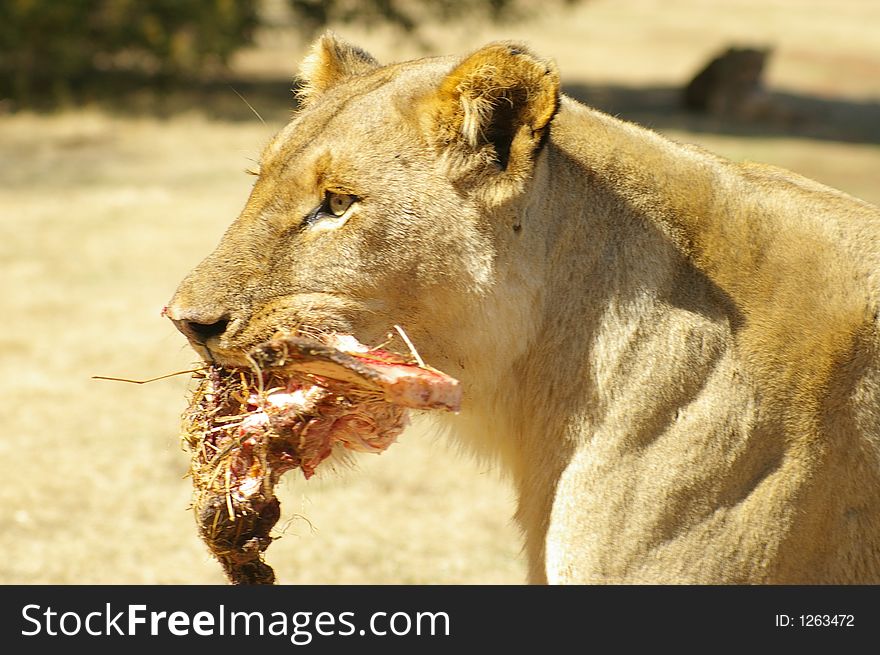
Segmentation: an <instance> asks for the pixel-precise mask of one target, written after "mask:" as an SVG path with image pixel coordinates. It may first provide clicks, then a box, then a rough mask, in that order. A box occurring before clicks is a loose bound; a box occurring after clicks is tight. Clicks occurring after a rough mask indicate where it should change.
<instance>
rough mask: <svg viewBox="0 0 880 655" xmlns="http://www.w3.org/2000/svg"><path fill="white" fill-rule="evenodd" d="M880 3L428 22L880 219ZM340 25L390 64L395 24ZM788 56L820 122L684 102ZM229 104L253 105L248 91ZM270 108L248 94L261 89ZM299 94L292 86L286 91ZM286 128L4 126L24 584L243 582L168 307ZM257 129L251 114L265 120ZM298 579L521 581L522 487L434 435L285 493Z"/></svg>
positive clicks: (293, 575)
mask: <svg viewBox="0 0 880 655" xmlns="http://www.w3.org/2000/svg"><path fill="white" fill-rule="evenodd" d="M878 26H880V4H878V3H877V2H875V1H874V0H718V1H713V0H667V1H663V2H661V1H659V0H592V1H587V2H584V3H583V4H582V5H581V6H580V7H579V8H577V9H576V10H574V11H573V12H571V13H569V14H565V15H563V14H558V13H547V14H539V15H537V16H535V17H534V18H532V19H530V20H529V21H528V22H525V23H520V24H515V25H509V26H491V25H485V26H480V25H474V24H471V25H469V26H456V27H443V26H434V27H431V28H430V29H427V30H426V35H427V37H428V39H429V40H430V42H431V43H434V44H441V45H437V51H438V52H462V51H466V50H469V49H472V48H475V47H477V46H479V45H481V44H482V43H483V42H485V41H488V40H491V39H498V38H516V39H523V40H525V41H527V42H529V43H531V44H532V46H533V47H534V48H535V49H536V50H537V51H538V52H540V53H542V54H545V55H547V56H552V57H554V58H556V59H557V61H558V63H559V66H560V69H561V72H562V76H563V80H564V81H565V82H566V83H567V84H568V85H569V86H568V87H567V89H568V90H569V92H571V93H573V94H575V95H577V96H578V97H583V98H586V99H588V100H590V101H592V102H595V103H596V104H598V105H599V106H602V107H603V108H607V109H608V110H610V111H613V112H615V113H619V114H621V115H622V116H624V117H627V118H633V119H637V120H639V121H642V122H645V123H647V124H649V125H651V126H653V127H655V128H656V129H658V130H660V131H662V132H664V133H667V134H670V135H672V136H673V137H674V138H676V139H679V140H684V141H692V142H697V143H700V144H703V145H704V146H706V147H708V148H709V149H711V150H714V151H716V152H719V153H720V154H723V155H726V156H729V157H732V158H735V159H753V160H761V161H767V162H771V163H775V164H779V165H782V166H785V167H788V168H791V169H793V170H795V171H797V172H799V173H801V174H804V175H807V176H809V177H813V178H815V179H818V180H820V181H822V182H825V183H827V184H830V185H833V186H836V187H838V188H841V189H843V190H845V191H848V192H850V193H853V194H854V195H857V196H860V197H862V198H864V199H866V200H869V201H872V202H875V203H880V105H878V104H877V103H880V49H878V47H877V44H878V43H880V27H878ZM339 31H340V32H341V33H343V34H344V35H345V36H347V37H349V38H351V39H352V40H354V41H356V42H359V43H360V44H362V45H364V46H365V47H366V48H367V49H369V50H371V51H373V52H374V54H376V55H377V56H379V57H380V58H382V59H385V60H391V59H398V58H404V57H406V58H409V57H414V56H419V55H420V54H421V52H420V51H419V49H418V48H417V47H416V46H415V45H412V44H408V43H405V42H401V40H400V39H398V38H394V35H393V34H391V33H388V32H383V31H381V30H378V31H372V32H366V31H364V30H354V29H350V28H339ZM732 42H738V43H758V44H761V43H768V44H772V45H773V46H774V47H775V53H774V56H773V58H772V60H771V62H772V64H771V69H770V71H769V74H768V81H769V84H770V86H771V88H772V89H773V90H774V91H776V92H778V93H779V94H780V96H781V97H784V98H785V99H787V100H788V101H790V102H792V103H795V104H797V105H798V106H801V107H803V108H804V111H806V112H808V113H809V114H810V119H809V120H808V121H807V122H806V123H805V124H803V125H801V126H799V127H797V128H796V129H793V130H792V129H789V128H786V127H785V126H773V125H769V126H729V125H722V124H714V123H712V122H709V121H699V120H697V119H694V118H692V117H688V116H684V115H682V114H681V113H680V112H678V110H677V109H676V108H675V107H674V106H672V104H673V102H674V88H675V87H677V86H678V85H680V84H681V83H682V82H684V81H685V80H686V79H687V78H688V76H689V75H690V74H691V73H693V72H694V70H695V69H696V68H697V67H698V66H699V65H700V64H701V63H702V62H703V61H704V60H705V59H706V58H707V57H708V56H709V55H710V54H712V53H714V52H715V51H717V50H720V49H721V48H722V47H724V46H725V45H727V44H728V43H732ZM304 48H305V45H304V44H303V43H302V42H301V41H299V40H297V39H296V38H294V37H293V36H292V35H291V34H288V33H286V32H284V31H283V30H278V31H276V32H273V33H269V34H266V35H265V36H264V38H262V39H261V41H260V43H259V46H258V47H256V48H254V49H252V50H250V51H248V52H245V53H242V55H241V56H240V57H239V58H238V59H237V60H236V62H235V68H236V72H237V74H238V75H239V76H240V77H241V78H242V79H252V80H256V81H260V82H261V83H263V84H265V85H272V84H275V85H278V87H279V88H281V89H283V88H284V85H286V84H287V83H286V82H285V79H288V78H290V76H291V75H292V73H293V70H294V67H295V65H296V62H297V60H298V59H299V58H300V57H301V56H302V54H303V52H304ZM226 95H227V96H228V98H227V101H228V102H229V103H231V104H234V105H235V106H236V107H238V108H239V109H241V107H240V105H241V101H240V100H239V99H238V98H237V97H236V96H235V95H234V94H233V92H232V91H231V90H230V91H228V93H227V94H226ZM246 95H247V94H246ZM282 95H283V91H282ZM260 99H261V96H259V95H258V94H257V95H255V96H254V97H253V100H254V104H256V108H257V109H258V110H259V111H261V113H263V114H264V115H265V117H266V119H267V124H266V125H263V124H261V123H260V122H259V121H258V120H257V119H256V118H252V119H248V120H242V119H241V118H240V117H238V116H236V117H231V116H224V115H222V112H220V111H219V109H218V108H217V107H213V106H210V104H209V103H208V104H207V105H206V104H205V103H202V102H191V103H189V105H188V106H187V103H182V104H183V106H180V107H175V110H174V111H173V112H164V115H163V117H161V118H160V117H155V116H150V115H149V114H148V113H145V112H143V111H132V112H120V111H112V112H109V111H106V110H102V109H100V108H97V107H84V108H78V109H72V110H67V111H64V112H60V113H53V114H34V113H14V114H6V115H0V271H2V282H3V287H2V292H0V316H2V317H3V319H2V320H3V323H2V324H3V329H2V331H0V429H2V435H0V461H3V462H4V467H3V468H4V471H3V478H2V483H0V550H2V552H3V554H4V557H3V558H2V559H0V583H7V584H8V583H86V584H90V583H111V584H116V583H119V584H143V583H147V584H152V583H220V582H222V581H223V579H222V576H221V574H220V570H219V567H218V566H217V565H216V563H215V562H213V561H212V560H211V559H210V558H209V556H208V554H207V551H206V549H205V548H204V547H203V545H202V544H201V543H200V542H199V540H198V538H197V536H196V531H195V525H194V521H193V517H192V515H191V514H190V513H189V512H188V510H187V505H188V501H189V495H190V484H189V480H188V479H185V478H184V474H185V472H186V469H187V464H188V462H187V456H186V454H185V453H184V452H183V451H182V450H181V447H180V445H179V441H178V436H177V425H178V416H179V414H180V412H181V411H182V409H183V407H184V404H185V391H186V388H187V385H188V381H187V379H186V378H187V376H180V377H177V378H172V379H169V380H163V381H160V382H155V383H153V384H149V385H143V386H137V385H129V384H123V383H114V382H105V381H96V380H92V379H91V376H93V375H115V376H125V377H131V378H145V377H150V376H154V375H160V374H163V373H168V372H172V371H176V370H181V369H185V368H187V367H188V366H189V365H190V364H191V363H192V361H193V354H192V353H191V352H190V351H189V350H188V348H186V347H185V345H184V340H183V338H182V337H181V336H180V335H179V334H178V333H176V331H175V330H174V329H173V327H172V326H171V324H170V323H169V322H168V321H167V320H165V319H163V318H160V316H159V312H160V310H161V308H162V306H163V305H164V304H165V302H166V301H167V300H168V298H169V297H170V296H171V294H172V292H173V290H174V288H175V286H176V284H177V282H178V281H179V279H180V278H181V277H182V276H183V275H184V274H185V273H186V272H187V271H188V270H189V269H190V268H191V267H192V266H193V265H195V264H196V263H197V262H198V261H199V260H200V259H201V258H202V257H203V256H204V255H206V254H207V253H208V252H209V251H210V249H211V248H213V246H214V245H215V244H216V242H217V240H218V239H219V237H220V235H221V234H222V232H223V230H224V229H225V227H226V225H227V224H228V223H229V222H230V221H231V220H232V219H233V218H234V216H235V215H236V213H237V211H238V210H239V209H240V208H241V206H242V205H243V203H244V200H245V198H246V196H247V193H248V190H249V186H250V184H251V182H252V178H249V177H248V176H246V175H245V174H243V172H242V171H243V169H244V168H246V167H247V166H248V165H249V164H250V163H251V162H250V158H255V157H256V156H257V154H258V153H259V151H260V149H261V147H262V145H263V144H264V143H265V142H266V141H267V139H268V138H269V136H270V135H271V134H272V133H273V132H274V131H275V130H276V129H278V128H279V127H280V126H281V124H282V122H283V116H284V114H285V111H286V109H285V108H284V107H282V106H279V105H277V104H276V105H271V104H269V101H268V100H266V101H264V103H265V104H263V105H261V104H260ZM244 111H245V115H246V112H247V110H246V108H245V110H244ZM280 486H281V487H282V489H281V500H282V506H283V511H284V516H283V517H282V521H281V522H280V523H279V528H280V530H279V531H280V532H281V534H282V536H281V539H279V540H278V542H277V543H275V544H274V545H273V546H272V547H271V548H270V550H269V551H268V558H267V559H268V561H269V562H270V564H272V565H273V566H274V567H275V569H276V572H277V574H278V577H279V581H280V582H282V583H289V584H296V583H376V584H381V583H521V582H522V581H523V580H524V565H523V563H522V561H521V558H520V554H519V549H520V544H519V540H518V533H517V531H516V528H515V527H514V526H513V524H512V522H511V518H510V517H511V515H512V513H513V501H512V495H511V492H510V489H509V488H508V487H507V485H506V483H505V481H504V480H503V479H502V478H500V477H499V476H498V475H497V472H496V471H494V469H493V467H492V466H491V464H490V463H478V462H473V461H471V460H469V459H468V458H467V457H465V456H462V455H459V454H458V453H456V452H455V450H454V448H452V447H451V446H449V445H448V444H447V443H446V442H445V441H444V440H443V439H441V438H439V437H437V436H436V435H434V434H432V432H431V430H430V429H428V428H417V429H413V430H411V431H409V432H408V433H406V434H405V435H404V436H403V437H402V438H401V439H400V443H398V444H397V445H395V446H394V447H392V448H391V449H390V450H389V451H388V452H386V453H384V454H382V455H381V456H379V457H376V456H363V457H360V458H359V460H358V467H357V469H356V470H353V471H350V472H347V473H345V474H341V475H334V474H331V475H324V476H319V479H314V480H311V481H309V482H308V483H305V482H304V481H303V480H302V478H301V476H299V475H298V474H297V473H291V474H288V476H287V478H285V480H283V481H282V484H281V485H280Z"/></svg>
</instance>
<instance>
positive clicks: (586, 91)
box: [0, 74, 880, 144]
mask: <svg viewBox="0 0 880 655" xmlns="http://www.w3.org/2000/svg"><path fill="white" fill-rule="evenodd" d="M295 86H296V81H295V80H293V79H282V78H278V79H257V80H254V79H242V78H236V77H227V78H217V79H214V80H209V81H205V80H189V81H169V80H156V79H155V78H149V77H146V76H139V75H136V74H114V75H107V76H103V77H101V78H98V79H94V78H93V79H90V80H88V81H87V82H84V83H78V84H72V85H71V86H70V89H69V93H68V95H67V98H66V100H64V101H63V102H62V107H65V106H67V107H77V106H83V105H93V106H99V107H101V108H103V109H106V110H108V111H111V112H114V113H120V114H123V115H150V116H159V117H171V116H173V115H176V114H179V113H187V112H193V111H195V112H200V113H203V114H205V115H206V116H208V117H210V118H215V119H219V120H229V121H253V120H257V118H256V117H255V115H254V112H255V111H256V112H258V113H259V114H260V116H261V117H262V118H263V119H264V120H265V121H266V122H267V123H269V122H271V123H276V124H279V125H280V124H283V123H285V122H287V120H288V119H289V117H290V113H291V111H292V110H293V109H294V107H295V100H294V95H293V89H294V88H295ZM563 91H564V92H565V93H566V94H567V95H569V96H571V97H572V98H575V99H577V100H580V101H581V102H584V103H586V104H588V105H591V106H593V107H596V108H597V109H600V110H602V111H605V112H607V113H610V114H612V115H615V116H618V117H620V118H623V119H625V120H631V121H635V122H637V123H641V124H642V125H645V126H647V127H650V128H653V129H657V130H680V131H686V132H692V133H712V134H727V135H731V136H738V137H759V138H768V137H791V138H805V139H818V140H832V141H842V142H850V143H872V144H880V102H878V101H866V102H858V101H854V100H848V99H843V98H833V97H832V98H820V97H815V96H807V95H797V94H792V93H775V92H774V93H771V94H770V99H771V102H772V103H773V105H774V106H775V107H779V108H781V109H782V113H783V114H785V116H786V118H784V119H783V118H775V119H773V118H765V119H762V120H753V121H736V120H725V119H720V118H717V117H713V116H707V115H704V114H698V113H693V112H689V111H686V110H684V109H683V108H682V107H681V103H680V94H681V90H680V89H679V88H678V87H674V86H640V87H627V86H620V85H608V84H590V83H572V84H567V85H565V86H564V87H563ZM0 94H2V90H0ZM0 98H2V95H0ZM245 100H246V101H247V102H245ZM58 105H59V103H58V100H57V97H55V96H51V95H50V94H48V93H46V94H44V95H42V96H41V95H39V94H38V95H36V96H35V97H34V98H32V99H31V100H30V102H29V103H28V108H29V109H34V110H37V111H53V110H55V109H58ZM249 105H250V106H249ZM251 107H253V110H252V109H251ZM4 108H5V110H7V111H13V110H15V109H16V108H17V107H16V105H15V103H13V102H12V101H11V100H2V99H0V109H4Z"/></svg>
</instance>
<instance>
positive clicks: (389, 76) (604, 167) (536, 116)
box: [168, 36, 880, 583]
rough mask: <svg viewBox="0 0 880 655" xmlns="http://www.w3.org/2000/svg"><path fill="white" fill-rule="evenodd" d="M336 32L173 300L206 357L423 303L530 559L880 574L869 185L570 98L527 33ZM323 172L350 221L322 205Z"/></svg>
mask: <svg viewBox="0 0 880 655" xmlns="http://www.w3.org/2000/svg"><path fill="white" fill-rule="evenodd" d="M316 52H320V53H321V54H320V56H318V57H317V58H315V57H313V58H312V59H311V60H310V63H309V64H307V68H308V71H307V73H308V75H309V77H310V78H311V79H312V83H311V86H310V89H311V91H310V92H309V98H308V103H307V106H306V107H305V108H304V109H302V110H301V111H300V112H299V113H298V114H297V115H296V116H295V117H294V119H293V121H292V122H291V124H290V125H289V126H288V127H286V128H285V129H284V130H282V131H281V133H280V134H279V135H278V137H276V139H275V140H274V141H273V143H271V144H270V145H269V146H268V147H267V148H266V151H265V152H264V155H263V159H262V161H261V166H260V176H259V178H258V179H257V181H256V183H255V185H254V189H253V192H252V194H251V197H250V199H249V200H248V203H247V205H246V207H245V208H244V210H243V212H242V214H241V216H240V217H239V218H238V220H237V221H236V222H235V223H233V225H232V226H231V227H230V229H229V231H228V232H227V234H226V235H225V236H224V238H223V241H222V242H221V244H220V246H219V247H218V248H217V250H216V251H215V252H214V253H213V254H212V255H210V256H209V257H208V258H207V259H206V260H205V261H204V262H202V263H201V264H200V265H199V266H198V267H197V268H196V269H195V270H194V271H193V273H192V274H191V275H190V276H189V277H188V278H187V279H186V280H184V281H183V283H182V284H181V286H180V288H179V289H178V291H177V294H176V295H175V297H174V299H173V301H172V303H171V305H170V307H169V310H168V312H169V315H170V316H171V318H172V319H174V320H175V321H176V322H177V323H178V325H180V326H181V329H183V330H184V331H185V332H186V333H187V334H188V335H189V336H190V337H191V340H192V341H193V344H194V346H195V347H196V348H197V349H198V350H199V351H200V352H201V353H202V354H203V355H205V356H210V357H213V358H215V359H216V360H218V361H220V362H224V363H227V364H235V363H239V364H241V363H243V361H244V360H243V358H242V352H243V351H245V350H246V349H248V348H250V347H252V346H253V345H254V344H256V343H258V342H259V341H261V340H263V339H266V338H269V337H271V336H272V335H273V334H274V333H276V332H277V331H282V332H285V331H293V330H296V329H298V328H299V327H301V326H306V327H320V328H325V329H333V330H339V331H343V332H352V333H353V334H355V335H356V336H357V337H358V338H359V339H360V340H361V341H363V342H367V343H370V342H372V343H378V342H380V341H382V340H383V338H384V335H385V334H386V332H387V331H388V330H389V328H390V327H391V326H392V325H394V324H399V325H402V326H403V327H404V329H405V330H406V332H407V333H408V334H409V336H410V337H411V339H412V340H413V342H414V343H415V344H416V346H417V347H418V349H419V351H420V352H421V354H422V356H423V358H424V359H425V360H426V361H428V362H430V363H431V364H432V365H434V366H437V367H438V368H441V369H443V370H446V371H447V372H449V373H450V374H452V375H455V376H457V377H459V378H460V379H461V380H462V383H463V385H464V389H465V401H464V409H463V411H462V412H461V414H460V415H458V416H453V417H449V418H448V419H444V420H445V422H446V423H447V425H448V427H449V428H450V429H451V430H452V431H454V432H455V433H456V435H457V436H458V438H460V439H461V440H462V442H463V443H466V444H468V445H469V446H471V447H472V448H473V450H474V451H475V452H476V453H479V454H481V455H485V456H490V457H493V458H495V459H497V460H498V461H499V462H500V464H501V465H502V466H503V467H504V468H505V470H507V471H508V472H509V473H510V475H511V477H512V480H513V482H514V484H515V486H516V489H517V492H518V497H519V509H518V512H517V519H518V521H519V523H520V525H521V526H522V530H523V534H524V539H525V550H526V554H527V557H528V561H529V568H530V579H531V580H532V581H533V582H544V581H549V582H629V583H646V582H649V583H832V582H833V583H857V582H858V583H865V582H870V583H880V430H878V412H880V409H878V407H880V403H878V400H880V353H878V345H880V343H878V332H877V305H878V289H880V245H878V244H880V211H878V210H877V208H875V207H872V206H870V205H868V204H866V203H864V202H861V201H859V200H856V199H854V198H851V197H849V196H846V195H845V194H843V193H840V192H838V191H835V190H833V189H829V188H827V187H824V186H822V185H820V184H818V183H816V182H812V181H810V180H805V179H804V178H801V177H799V176H797V175H794V174H792V173H789V172H787V171H783V170H781V169H776V168H772V167H767V166H762V165H758V164H749V163H746V164H736V163H732V162H729V161H726V160H723V159H720V158H718V157H715V156H713V155H711V154H708V153H706V152H703V151H701V150H699V149H697V148H694V147H691V146H684V145H680V144H677V143H674V142H672V141H669V140H667V139H665V138H663V137H661V136H659V135H657V134H655V133H653V132H650V131H648V130H645V129H643V128H641V127H638V126H636V125H632V124H628V123H624V122H622V121H619V120H617V119H615V118H612V117H610V116H607V115H604V114H602V113H600V112H597V111H594V110H592V109H589V108H587V107H584V106H582V105H579V104H577V103H575V102H574V101H572V100H569V99H567V98H565V97H560V96H559V90H558V89H559V80H558V75H557V72H556V69H555V67H554V66H553V65H552V64H551V63H549V62H547V61H545V60H542V59H540V58H539V57H536V56H535V55H533V54H532V53H530V52H529V51H528V50H527V49H526V48H524V47H522V46H519V45H515V44H508V43H500V44H491V45H489V46H487V47H485V48H483V49H481V50H478V51H477V52H475V53H473V54H472V55H470V56H469V57H466V58H464V59H448V58H436V59H422V60H418V61H413V62H407V63H403V64H397V65H392V66H384V67H379V66H377V65H373V64H372V63H370V64H369V65H362V64H363V63H364V62H368V61H369V59H371V58H369V59H368V58H367V57H368V56H362V55H357V56H356V57H355V59H356V60H357V61H358V62H360V64H357V65H355V66H354V67H352V66H350V63H351V57H350V56H349V55H346V54H344V53H351V52H355V50H354V49H352V48H351V46H347V45H345V44H343V43H341V42H339V41H338V39H336V38H335V37H333V36H325V37H324V38H323V39H322V41H320V42H319V44H318V45H317V46H316ZM357 52H360V51H357ZM340 53H342V54H340ZM327 191H332V192H335V193H348V194H353V195H355V196H357V197H358V198H359V200H358V201H357V202H356V203H355V205H353V207H352V210H351V211H352V214H351V215H350V217H348V218H347V220H346V221H344V223H343V224H341V225H340V226H339V227H336V228H335V229H326V230H313V229H310V228H309V227H307V226H304V225H303V220H304V217H305V216H307V215H308V214H309V213H310V212H311V211H312V210H313V209H314V208H315V207H316V206H318V205H319V204H320V203H321V200H322V198H323V197H324V194H325V192H327ZM224 321H228V322H224ZM197 324H201V325H202V326H205V325H213V332H214V333H215V334H210V333H211V332H212V330H210V329H209V330H208V334H209V336H208V337H204V334H205V333H204V332H203V337H202V338H200V337H199V336H198V334H199V333H198V331H194V329H196V328H198V327H199V326H198V325H197ZM202 329H203V330H204V328H202ZM200 341H203V342H204V343H199V342H200Z"/></svg>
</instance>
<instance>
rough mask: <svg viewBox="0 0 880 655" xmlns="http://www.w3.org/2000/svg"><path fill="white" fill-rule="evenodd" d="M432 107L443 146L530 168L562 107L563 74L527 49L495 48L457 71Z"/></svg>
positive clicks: (433, 99) (505, 165) (503, 45)
mask: <svg viewBox="0 0 880 655" xmlns="http://www.w3.org/2000/svg"><path fill="white" fill-rule="evenodd" d="M428 103H429V106H428V107H427V111H428V115H430V116H432V119H431V122H432V123H433V127H434V130H435V133H436V136H437V137H438V141H439V142H440V143H441V144H444V145H445V144H458V145H459V146H464V147H465V148H466V149H469V150H470V151H471V152H479V153H482V154H484V155H486V156H488V158H489V159H490V160H491V161H492V163H494V164H495V165H496V166H497V167H498V168H500V169H501V170H508V169H509V168H511V167H512V166H514V165H517V166H518V165H522V164H526V163H530V162H531V161H532V160H533V159H534V156H535V155H536V153H537V151H538V150H539V149H540V147H541V146H542V145H543V143H544V140H545V138H546V136H547V133H548V130H549V125H550V121H551V120H552V119H553V116H554V115H555V114H556V111H557V109H558V107H559V72H558V70H557V69H556V65H555V64H554V63H553V62H552V61H549V60H546V59H541V58H539V57H537V56H535V55H534V54H532V53H531V52H530V51H529V50H528V49H527V48H525V47H524V46H521V45H518V44H514V43H493V44H490V45H487V46H485V47H483V48H481V49H480V50H477V51H476V52H475V53H473V54H472V55H470V56H469V57H467V58H466V59H465V60H464V61H462V62H461V63H460V64H459V65H458V66H457V67H456V68H455V69H453V70H452V72H450V73H449V74H448V75H447V76H446V77H445V79H444V80H443V82H442V83H441V84H440V87H439V88H438V89H437V91H436V92H435V93H434V94H433V96H432V97H431V98H430V99H429V100H428Z"/></svg>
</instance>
